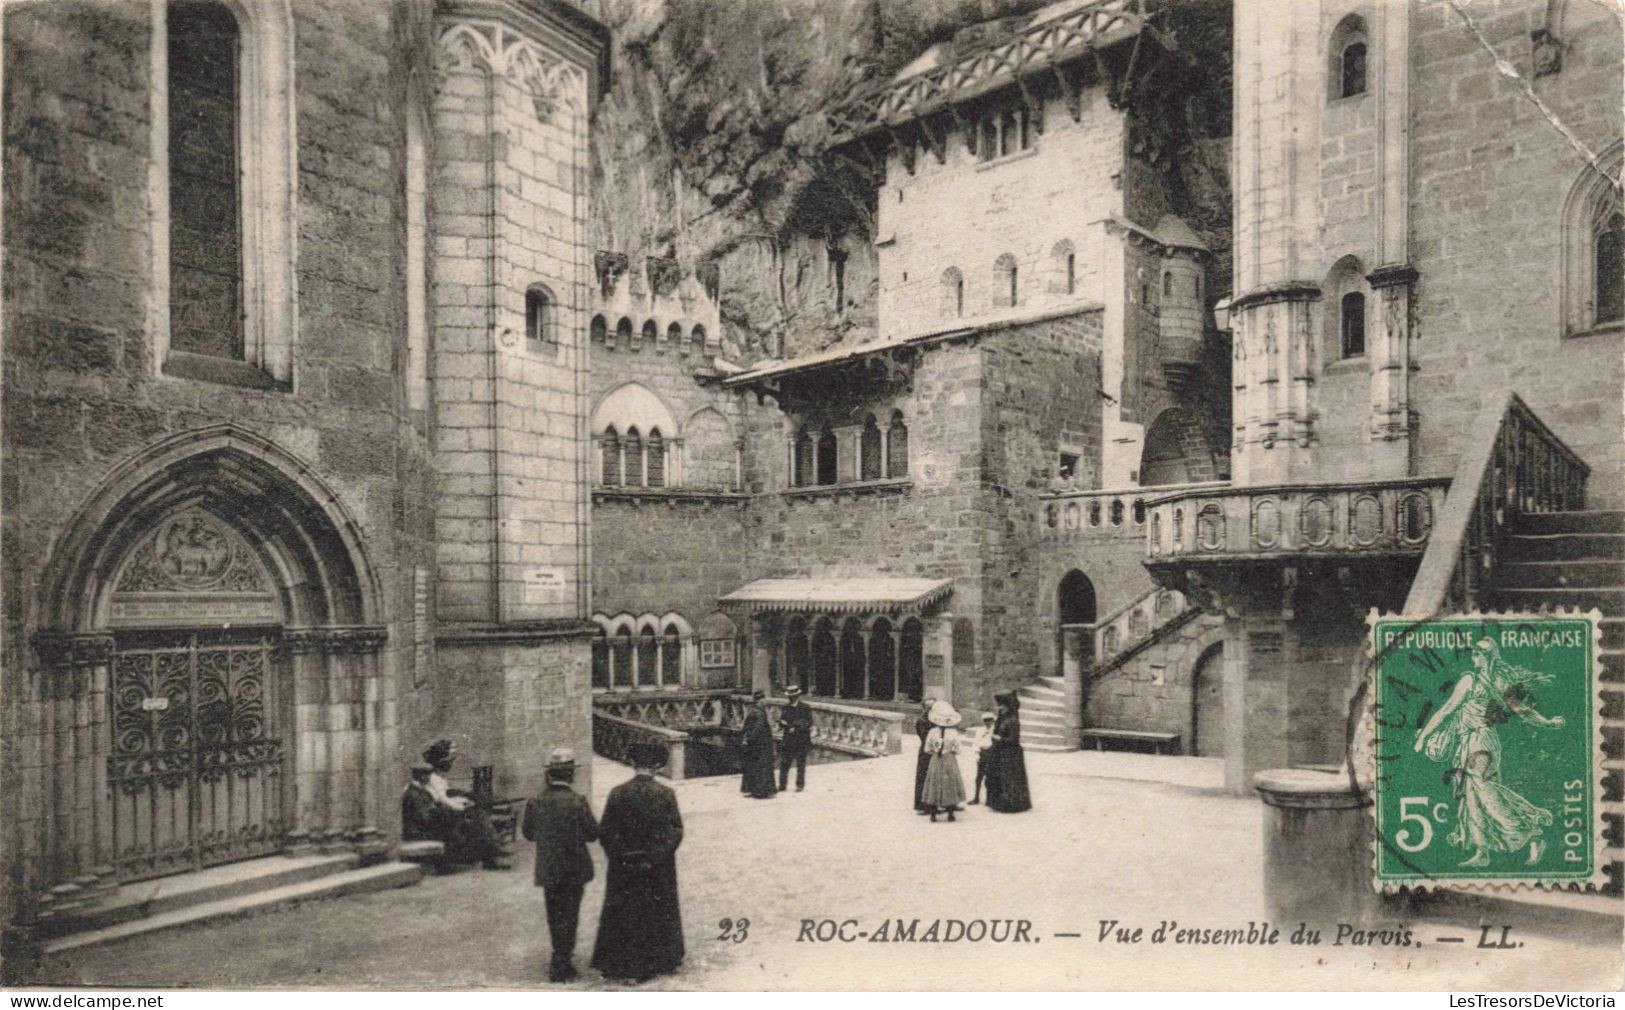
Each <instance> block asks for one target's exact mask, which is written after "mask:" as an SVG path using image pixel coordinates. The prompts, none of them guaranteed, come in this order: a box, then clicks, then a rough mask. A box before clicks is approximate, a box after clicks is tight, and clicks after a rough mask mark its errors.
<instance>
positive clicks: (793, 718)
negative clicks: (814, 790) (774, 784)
mask: <svg viewBox="0 0 1625 1010" xmlns="http://www.w3.org/2000/svg"><path fill="white" fill-rule="evenodd" d="M784 696H785V697H786V698H788V699H790V701H789V703H788V704H787V705H785V706H784V710H783V711H781V712H780V713H779V730H780V731H781V732H782V734H783V736H782V737H781V738H780V739H779V792H781V793H782V792H784V791H786V790H787V789H789V787H790V766H791V765H792V764H794V765H795V766H796V792H798V793H799V792H801V790H802V789H805V788H806V786H807V751H808V749H810V748H811V747H812V709H810V708H808V707H807V705H806V703H804V702H803V701H802V700H801V688H799V687H797V686H796V685H795V684H791V685H790V686H789V687H787V688H785V689H784Z"/></svg>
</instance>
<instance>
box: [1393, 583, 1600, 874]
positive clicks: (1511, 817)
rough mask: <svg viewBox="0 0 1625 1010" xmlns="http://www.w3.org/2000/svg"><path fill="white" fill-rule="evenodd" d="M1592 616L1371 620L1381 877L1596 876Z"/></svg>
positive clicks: (1595, 616) (1597, 836) (1597, 838)
mask: <svg viewBox="0 0 1625 1010" xmlns="http://www.w3.org/2000/svg"><path fill="white" fill-rule="evenodd" d="M1598 619H1599V615H1598V613H1597V612H1596V611H1591V612H1589V613H1574V614H1561V615H1549V614H1540V615H1523V614H1468V615H1464V616H1461V617H1449V618H1433V619H1427V620H1421V621H1418V620H1414V619H1408V618H1399V617H1380V618H1374V619H1373V620H1372V622H1371V632H1372V639H1371V644H1372V655H1373V657H1374V663H1373V670H1374V677H1375V683H1374V685H1373V692H1372V698H1373V725H1374V732H1375V737H1374V746H1373V749H1372V752H1373V758H1374V762H1375V764H1374V775H1373V780H1372V781H1373V789H1372V791H1373V815H1374V817H1375V818H1376V827H1377V839H1376V853H1375V885H1376V887H1377V888H1378V889H1379V890H1383V891H1391V890H1395V889H1397V888H1399V887H1413V888H1414V887H1427V886H1430V885H1433V884H1439V883H1445V882H1450V883H1452V884H1457V885H1460V884H1469V885H1485V886H1497V885H1499V886H1513V887H1520V886H1532V885H1561V884H1575V883H1580V884H1585V883H1601V882H1602V880H1603V871H1602V863H1603V859H1602V848H1603V845H1602V827H1603V822H1602V818H1601V815H1600V811H1599V809H1598V800H1599V799H1600V798H1601V788H1600V772H1601V768H1602V765H1601V760H1602V748H1601V736H1600V732H1599V726H1598V722H1599V702H1600V696H1599V694H1598V689H1597V663H1596V654H1597V621H1598Z"/></svg>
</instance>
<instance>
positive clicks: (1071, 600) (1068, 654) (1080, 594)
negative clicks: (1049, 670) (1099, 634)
mask: <svg viewBox="0 0 1625 1010" xmlns="http://www.w3.org/2000/svg"><path fill="white" fill-rule="evenodd" d="M1055 604H1056V611H1057V615H1056V616H1057V621H1056V624H1057V632H1056V648H1055V651H1056V655H1057V656H1058V657H1059V666H1060V670H1059V671H1058V674H1059V675H1060V676H1062V677H1075V676H1077V675H1078V674H1079V672H1080V671H1082V670H1085V669H1088V667H1089V666H1090V664H1092V663H1093V662H1094V623H1095V584H1094V583H1093V582H1090V581H1089V577H1088V576H1087V575H1084V574H1083V573H1082V572H1080V571H1078V570H1077V569H1075V568H1074V569H1073V570H1072V571H1070V572H1067V573H1066V574H1065V575H1064V576H1062V577H1061V584H1060V586H1059V587H1058V588H1057V589H1056V591H1055Z"/></svg>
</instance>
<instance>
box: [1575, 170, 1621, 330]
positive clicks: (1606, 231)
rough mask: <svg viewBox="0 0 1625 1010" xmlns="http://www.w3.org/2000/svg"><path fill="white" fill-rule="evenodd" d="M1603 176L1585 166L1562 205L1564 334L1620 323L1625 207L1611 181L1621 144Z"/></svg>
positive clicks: (1613, 326)
mask: <svg viewBox="0 0 1625 1010" xmlns="http://www.w3.org/2000/svg"><path fill="white" fill-rule="evenodd" d="M1602 160H1603V163H1604V165H1605V171H1606V172H1607V173H1608V174H1607V175H1604V174H1603V172H1599V171H1597V170H1596V169H1594V168H1590V167H1587V168H1586V169H1585V170H1584V171H1583V172H1582V173H1581V176H1580V178H1579V179H1578V180H1577V181H1576V182H1575V184H1574V186H1573V187H1572V188H1571V189H1570V190H1569V195H1568V199H1567V200H1566V201H1565V203H1564V206H1563V288H1564V291H1563V301H1562V308H1563V318H1562V328H1563V333H1564V334H1566V335H1569V336H1577V335H1580V334H1584V333H1588V332H1591V331H1593V330H1597V329H1602V328H1606V329H1608V330H1610V331H1613V330H1616V329H1617V328H1618V327H1619V326H1620V325H1621V324H1622V323H1625V278H1622V273H1625V206H1622V203H1621V198H1620V189H1619V186H1618V185H1617V184H1616V183H1615V182H1614V180H1615V179H1618V178H1619V176H1620V172H1621V171H1622V170H1625V145H1621V144H1619V143H1616V144H1614V146H1613V148H1612V149H1610V150H1609V151H1608V152H1606V153H1605V154H1604V155H1603V159H1602Z"/></svg>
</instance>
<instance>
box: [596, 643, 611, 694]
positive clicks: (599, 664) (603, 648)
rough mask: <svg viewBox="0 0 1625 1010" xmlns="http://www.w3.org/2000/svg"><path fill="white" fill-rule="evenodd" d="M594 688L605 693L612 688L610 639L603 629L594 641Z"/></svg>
mask: <svg viewBox="0 0 1625 1010" xmlns="http://www.w3.org/2000/svg"><path fill="white" fill-rule="evenodd" d="M592 686H593V687H594V688H597V689H599V690H604V691H607V690H609V687H610V680H609V638H608V636H606V635H605V634H604V629H603V628H599V629H598V634H597V635H596V636H594V638H593V640H592Z"/></svg>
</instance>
